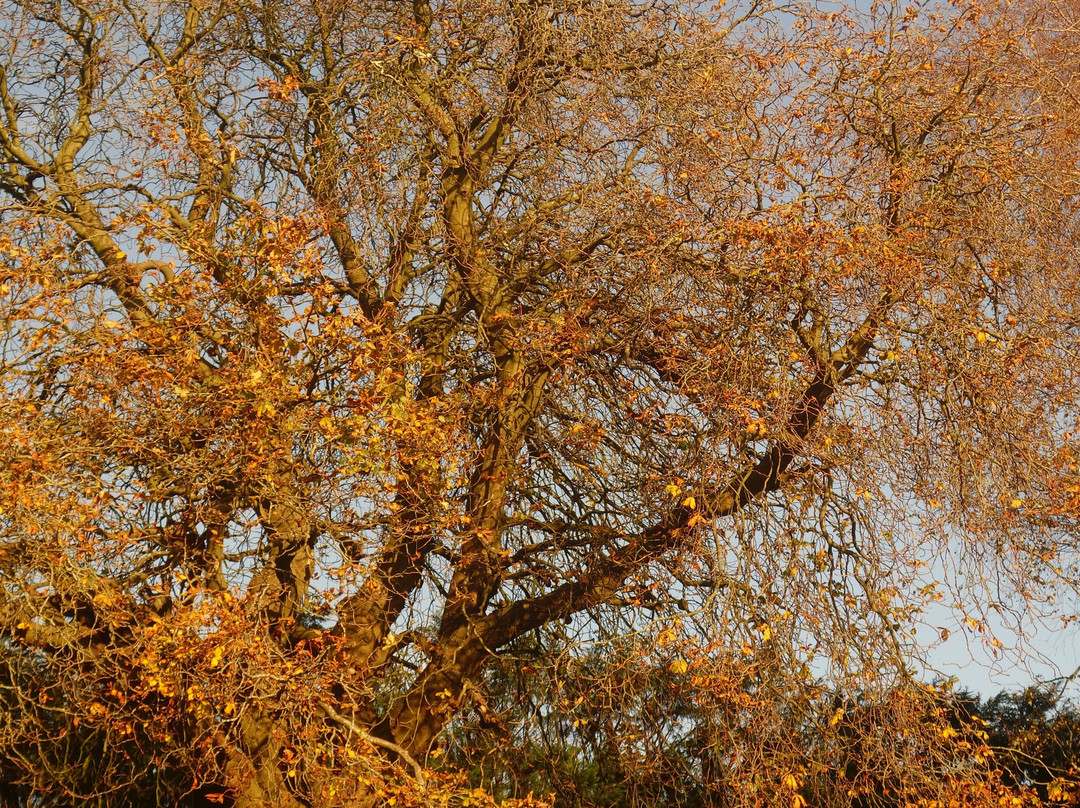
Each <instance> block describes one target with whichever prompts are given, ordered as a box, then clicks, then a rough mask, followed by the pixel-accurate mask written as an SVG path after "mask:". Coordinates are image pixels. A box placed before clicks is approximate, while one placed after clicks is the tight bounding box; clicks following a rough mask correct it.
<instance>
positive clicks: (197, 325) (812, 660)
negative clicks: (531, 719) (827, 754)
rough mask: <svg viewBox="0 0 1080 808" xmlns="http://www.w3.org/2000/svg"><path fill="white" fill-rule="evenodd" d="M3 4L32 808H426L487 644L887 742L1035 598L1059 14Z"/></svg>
mask: <svg viewBox="0 0 1080 808" xmlns="http://www.w3.org/2000/svg"><path fill="white" fill-rule="evenodd" d="M2 9H3V11H2V13H3V17H4V24H3V28H2V31H3V34H2V42H3V54H4V55H3V61H2V65H0V103H2V106H3V116H4V123H3V127H2V129H0V154H2V157H0V191H2V194H3V197H4V200H5V201H4V207H3V209H2V214H0V251H2V252H3V255H4V265H3V269H2V270H0V271H2V272H3V273H4V277H3V280H2V291H3V294H4V303H3V316H4V322H5V332H4V342H3V359H2V362H3V364H2V373H3V394H2V400H0V408H2V410H0V417H2V423H3V430H4V431H3V435H4V440H3V443H2V446H0V506H2V508H3V512H2V513H0V537H2V541H3V545H2V548H0V565H2V567H3V584H4V587H3V595H2V598H0V647H2V648H3V654H4V661H5V665H6V672H5V673H4V675H3V681H4V696H3V698H4V699H5V703H6V704H7V705H9V709H8V711H7V717H5V718H4V719H3V723H2V724H0V727H2V731H0V749H2V750H3V752H2V757H3V771H4V772H5V775H4V776H5V777H6V778H8V779H9V780H10V781H11V782H13V783H18V784H21V787H22V788H24V789H30V790H32V791H33V792H34V793H35V794H37V795H39V796H38V797H35V799H40V800H41V802H40V804H56V805H61V804H89V801H90V800H91V799H94V800H97V801H98V802H100V803H102V804H109V803H110V801H112V802H121V803H123V804H129V803H131V802H135V801H136V800H147V801H154V800H161V799H164V798H163V797H162V796H161V795H162V794H164V793H169V794H171V795H173V796H172V797H170V798H169V799H179V795H182V794H185V793H186V794H188V798H189V799H191V800H202V801H211V802H212V801H215V800H216V801H227V802H229V803H230V804H235V805H237V806H254V805H278V806H293V805H316V804H317V805H320V806H323V805H327V806H329V805H336V804H350V805H352V804H356V805H361V804H371V803H377V802H380V801H383V800H388V799H390V798H391V797H393V798H394V799H402V800H421V801H424V800H426V801H428V802H431V801H435V800H440V799H448V798H449V795H451V793H457V791H455V790H460V789H461V788H465V787H466V786H465V785H463V784H462V781H461V780H460V778H457V776H456V775H454V774H453V772H452V770H451V769H449V768H446V769H443V770H439V769H438V768H437V767H436V766H435V760H436V759H437V758H438V756H439V755H440V754H442V751H443V749H444V746H445V741H444V740H442V739H447V738H450V737H452V731H453V729H454V727H455V726H457V725H456V724H455V723H454V722H455V721H461V720H463V719H462V717H463V716H466V715H469V714H472V713H477V714H480V715H483V713H484V712H485V710H489V709H490V708H488V707H487V706H486V705H487V702H488V698H487V696H486V695H485V690H486V688H487V684H486V680H485V676H486V671H488V670H489V669H490V666H491V665H492V663H493V661H495V660H505V659H514V658H515V657H514V656H513V654H514V653H516V651H515V650H514V649H521V648H524V647H531V648H534V649H542V650H543V653H542V654H540V655H538V656H536V657H535V658H530V659H527V660H525V661H524V662H522V663H521V664H529V665H534V666H537V667H541V668H542V667H545V666H548V667H551V669H552V670H557V667H552V666H555V665H556V663H557V662H558V663H559V664H562V663H561V660H564V659H566V658H567V656H569V657H575V656H582V655H583V653H584V651H583V650H581V649H585V648H588V647H592V646H595V645H597V644H599V645H600V646H601V647H604V648H607V649H608V650H607V651H606V652H605V653H608V654H610V655H613V656H612V660H611V662H610V665H611V666H613V667H610V668H608V671H609V672H611V671H615V670H619V669H620V667H619V666H620V665H621V666H633V665H635V664H638V662H640V660H641V659H642V657H640V656H639V657H635V654H638V653H639V652H644V653H646V654H648V653H652V652H653V651H655V652H657V653H667V652H668V651H665V649H668V650H670V649H672V648H679V649H682V652H681V656H680V657H678V658H675V659H671V660H669V661H667V663H666V664H667V665H668V666H669V667H668V668H667V669H666V670H668V672H669V673H670V674H671V675H673V676H680V675H683V673H686V672H687V671H688V670H690V666H692V665H694V666H696V667H695V668H693V674H692V675H696V676H704V677H705V679H703V680H702V681H704V682H706V683H710V682H711V683H712V686H713V687H714V694H715V698H716V699H718V700H719V701H718V703H719V704H726V705H727V707H726V708H725V709H730V710H732V711H735V712H733V713H732V715H738V710H740V709H742V708H741V707H740V704H741V702H740V701H739V700H738V699H734V697H733V699H734V700H727V701H725V700H724V698H722V696H723V694H724V693H725V692H728V691H726V690H725V689H724V688H725V687H726V685H724V684H723V683H724V682H725V681H727V680H726V679H724V678H723V677H724V676H725V675H726V674H724V671H725V670H727V669H728V668H725V666H731V665H743V664H747V665H749V664H750V662H751V661H752V660H757V659H759V658H760V659H762V660H767V666H766V669H767V670H768V671H769V672H770V673H769V676H768V677H767V680H768V681H771V680H772V679H775V678H777V677H779V679H780V680H781V681H782V686H781V684H776V685H775V686H774V685H770V686H769V688H766V689H765V690H763V691H762V692H763V693H764V692H770V693H783V694H786V696H785V698H788V699H789V700H790V702H791V706H790V708H787V707H784V708H782V705H779V704H777V705H775V710H777V711H780V714H783V715H788V714H791V715H798V716H801V717H800V718H798V720H797V721H796V723H800V724H801V725H803V726H805V725H807V722H810V721H817V725H819V726H820V727H821V731H822V733H824V734H825V735H826V736H827V735H828V733H830V732H832V733H834V734H837V733H839V732H840V730H839V729H837V728H836V727H842V726H843V722H839V723H837V722H834V724H829V720H830V718H831V717H832V716H833V714H834V710H835V708H834V705H833V704H832V703H831V702H830V700H829V699H817V700H814V699H812V698H810V694H811V693H812V691H814V685H813V682H814V681H815V680H816V677H818V676H819V675H826V676H827V677H828V679H829V681H830V682H831V683H832V684H831V685H830V687H836V688H840V689H841V690H843V689H844V688H847V689H849V690H850V691H851V692H856V691H857V692H859V693H863V694H866V695H864V698H867V699H870V700H871V701H872V700H873V699H874V696H873V694H874V693H878V694H879V695H880V694H883V693H886V692H890V693H900V694H904V695H902V696H900V697H898V699H899V700H898V701H896V702H895V704H897V705H904V706H903V707H902V709H901V707H899V706H898V707H897V708H896V709H895V710H894V711H893V713H892V714H893V715H895V716H903V715H908V716H911V715H914V714H916V713H917V712H918V711H917V710H916V711H913V710H912V709H911V708H910V706H909V705H910V703H911V702H910V700H911V699H919V698H924V697H925V696H919V694H920V693H923V690H922V689H920V688H919V687H917V686H916V685H915V684H914V683H913V682H912V681H911V666H912V664H913V661H915V660H917V659H918V656H919V653H920V651H921V649H924V648H925V647H926V643H925V642H923V641H921V639H922V636H924V635H925V630H924V632H923V635H921V636H920V640H916V638H915V630H916V628H917V627H918V626H919V624H920V620H921V618H920V614H921V610H922V609H923V608H924V607H925V606H926V604H927V603H930V602H933V601H934V600H936V599H940V598H942V597H943V592H945V591H946V590H947V588H949V587H951V588H952V589H953V590H957V594H956V597H955V599H956V601H957V603H958V608H961V609H963V610H964V611H963V616H964V617H965V618H966V619H967V620H968V621H969V624H970V626H971V627H972V629H973V633H974V632H975V631H979V632H982V633H979V634H976V636H979V637H980V638H982V639H985V641H986V642H987V643H992V642H1000V641H999V640H997V639H996V638H995V637H993V636H992V635H991V634H990V633H989V628H987V626H988V625H989V624H988V623H987V621H986V616H987V615H989V614H1001V615H1008V614H1010V612H1009V609H1010V608H1011V607H1015V606H1017V605H1018V604H1021V605H1026V606H1025V608H1026V607H1027V606H1030V607H1031V608H1036V606H1037V605H1038V604H1040V603H1043V602H1044V601H1045V598H1047V597H1053V596H1055V595H1056V594H1057V593H1060V592H1067V591H1070V588H1071V587H1074V586H1075V584H1076V581H1077V578H1076V573H1075V563H1076V546H1075V527H1076V520H1077V516H1078V515H1080V494H1078V492H1080V487H1078V486H1080V473H1078V463H1080V461H1078V459H1077V457H1078V451H1080V447H1078V446H1077V443H1076V438H1075V433H1074V430H1075V427H1076V420H1077V407H1076V405H1077V391H1078V390H1080V386H1078V385H1077V380H1076V376H1075V374H1076V371H1075V367H1076V362H1075V357H1076V355H1077V348H1078V333H1077V329H1078V323H1080V319H1078V311H1077V299H1076V289H1077V288H1080V284H1078V280H1080V278H1078V263H1077V257H1076V256H1077V251H1076V244H1077V238H1076V237H1077V224H1078V219H1077V200H1078V196H1077V191H1078V163H1077V154H1078V153H1077V146H1078V142H1077V140H1078V138H1077V135H1078V132H1077V123H1076V122H1077V121H1080V109H1078V108H1077V107H1078V101H1077V93H1076V88H1077V86H1078V84H1077V79H1078V70H1080V58H1077V57H1078V53H1077V51H1078V46H1080V42H1078V39H1077V34H1076V24H1077V20H1076V16H1075V15H1076V11H1075V8H1074V7H1073V6H1072V5H1070V4H1068V3H1064V2H1055V1H1054V0H1026V2H1022V3H1000V4H995V3H993V2H986V3H977V2H968V0H963V2H961V1H960V0H957V2H954V3H951V4H942V5H940V6H938V5H931V6H919V5H913V6H911V7H908V8H901V7H900V6H897V5H890V4H887V3H885V4H875V5H874V6H873V7H872V8H871V10H870V11H868V12H856V11H830V12H827V13H826V12H819V11H816V10H814V9H812V8H802V7H797V6H793V7H784V8H779V7H777V8H773V7H771V6H769V5H767V4H766V3H763V2H756V0H755V2H751V3H750V4H743V5H738V6H737V7H733V8H732V9H731V10H729V11H723V10H720V9H708V8H699V7H697V6H696V5H694V4H689V3H687V4H680V3H675V2H666V0H642V1H638V0H598V1H597V2H592V1H591V0H553V2H545V3H537V2H531V0H514V2H509V3H506V2H498V3H496V2H489V1H488V0H477V1H476V2H469V3H456V2H452V1H448V2H442V1H441V0H414V2H413V3H412V4H403V3H392V2H380V1H379V0H370V1H368V2H358V1H357V0H318V1H316V0H307V1H306V2H289V3H284V2H279V0H151V2H142V3H134V2H129V0H49V1H48V2H44V3H43V2H40V0H25V2H24V1H23V0H3V4H2ZM1047 608H1049V609H1053V608H1055V607H1052V606H1051V607H1047ZM1066 616H1067V615H1066ZM627 637H633V638H634V642H631V643H628V642H623V641H621V640H620V639H619V638H624V639H625V638H627ZM650 649H653V651H650ZM616 658H617V659H618V660H619V661H617V662H616V661H615V660H616ZM606 664H607V663H606ZM754 664H762V665H765V664H766V663H765V661H763V662H761V663H756V662H755V663H754ZM710 671H711V672H710ZM605 675H606V674H605ZM612 675H614V674H613V673H612ZM755 675H756V674H755ZM710 677H711V678H710ZM631 680H632V677H631ZM604 681H605V682H608V684H609V685H610V686H612V687H613V686H614V682H615V680H613V679H604ZM597 692H602V690H599V691H597ZM635 694H636V692H635V691H633V690H631V691H628V692H627V693H625V694H624V695H625V697H626V698H628V699H632V697H633V696H634V695H635ZM740 698H741V697H740ZM925 698H929V697H925ZM755 703H756V702H755ZM758 706H759V707H760V706H762V705H758ZM785 711H787V712H785ZM791 711H794V712H791ZM626 714H627V716H629V717H628V718H627V719H626V720H627V721H629V722H630V723H631V724H633V723H634V720H635V719H636V721H637V724H636V725H637V726H639V727H640V726H641V722H648V721H650V720H652V714H651V713H650V712H649V711H648V710H645V709H644V708H642V709H640V710H639V709H636V708H635V709H630V710H627V713H626ZM747 715H749V714H747ZM751 718H752V715H751ZM491 720H494V717H492V719H491ZM733 720H735V719H733ZM748 720H749V719H748ZM785 720H786V719H785ZM792 720H795V719H792ZM736 723H737V721H736ZM864 723H865V725H866V726H865V727H864V728H863V729H861V730H860V732H862V733H863V734H864V735H865V736H866V737H868V738H870V737H873V736H874V733H876V732H879V731H880V726H878V725H875V722H874V721H867V722H864ZM916 723H917V722H915V723H913V726H914V725H915V724H916ZM447 730H450V731H451V734H450V735H448V734H447ZM627 731H628V732H629V731H630V730H629V729H628V730H627ZM823 737H824V736H823ZM837 737H839V735H837ZM73 738H77V739H79V743H78V744H72V743H71V742H70V740H71V739H73ZM826 740H827V739H826ZM826 740H823V741H822V743H825V742H826ZM893 752H894V753H895V754H896V755H897V756H898V757H896V758H894V759H891V760H890V761H885V760H883V761H881V764H880V765H881V766H882V767H883V768H882V771H896V772H899V773H901V774H904V775H905V776H907V777H909V779H910V780H911V782H913V783H914V782H915V781H916V780H918V778H917V777H915V776H914V774H913V772H914V771H915V769H917V767H915V766H913V765H909V764H910V763H911V761H906V762H905V759H904V754H905V752H904V751H903V750H900V749H894V750H893ZM726 754H727V755H729V759H730V756H731V755H735V756H736V757H738V756H740V755H742V756H743V757H742V758H739V759H740V760H745V761H746V764H747V765H749V764H750V762H751V759H750V757H746V756H751V755H756V757H754V758H753V761H754V766H755V767H756V768H755V769H754V770H755V771H757V772H759V775H758V782H759V785H758V786H755V788H757V789H758V790H757V791H756V792H754V793H752V794H749V795H748V794H743V795H742V796H738V800H741V801H744V802H745V801H746V800H751V801H752V800H754V799H758V800H763V799H766V795H767V793H768V792H767V790H766V788H767V786H768V784H769V783H772V784H773V785H775V784H776V783H785V784H790V783H792V782H795V783H797V782H798V781H797V778H796V777H795V773H794V772H791V771H788V770H787V769H784V770H781V769H780V768H777V767H778V766H787V765H788V763H793V762H795V761H797V760H798V755H797V754H796V753H795V752H794V751H792V750H789V753H788V755H787V756H786V757H776V755H775V750H773V751H770V750H768V749H765V748H764V747H762V748H757V749H754V748H748V749H746V750H743V751H738V750H735V749H730V750H727V751H726ZM792 755H794V757H792ZM90 760H92V761H94V764H95V765H96V766H98V771H99V772H101V773H102V774H101V776H100V777H99V778H98V779H96V780H95V779H89V780H88V779H87V778H85V777H82V776H79V772H80V771H81V769H79V767H80V766H81V767H85V766H86V763H87V761H90ZM647 762H648V761H647V760H644V759H643V760H641V761H640V765H642V766H645V765H646V764H647ZM770 767H771V768H770ZM687 776H691V777H704V776H707V774H706V773H705V772H703V771H702V770H701V769H700V768H698V769H695V770H691V771H689V772H688V775H687ZM972 776H975V775H972ZM788 777H791V778H793V779H792V780H787V779H786V778H788ZM924 779H925V778H924ZM783 787H784V788H789V785H784V786H783ZM919 787H920V788H921V787H922V786H919ZM913 788H914V786H913ZM733 793H734V792H733ZM739 793H742V792H739ZM913 793H915V792H913ZM919 793H922V792H919ZM926 793H929V792H926ZM470 794H471V796H469V799H481V797H480V795H477V794H475V793H471V792H470ZM754 794H756V795H757V796H754ZM459 796H460V795H459ZM736 796H737V795H736ZM526 797H527V795H526ZM841 798H842V795H841V797H838V799H841ZM462 799H464V797H462ZM732 799H733V800H734V799H736V797H735V796H733V797H732ZM800 799H802V798H801V797H800Z"/></svg>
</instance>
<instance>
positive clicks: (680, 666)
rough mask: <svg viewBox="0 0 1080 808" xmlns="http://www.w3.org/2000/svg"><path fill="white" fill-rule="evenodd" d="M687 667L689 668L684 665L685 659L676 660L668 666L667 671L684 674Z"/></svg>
mask: <svg viewBox="0 0 1080 808" xmlns="http://www.w3.org/2000/svg"><path fill="white" fill-rule="evenodd" d="M689 667H690V666H689V665H688V664H687V663H686V660H685V659H676V660H675V661H674V662H672V663H671V664H670V665H668V670H669V671H671V672H672V673H676V674H678V673H686V671H687V669H689Z"/></svg>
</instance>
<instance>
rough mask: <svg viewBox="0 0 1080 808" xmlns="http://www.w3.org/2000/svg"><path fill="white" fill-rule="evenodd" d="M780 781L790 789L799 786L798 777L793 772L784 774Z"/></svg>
mask: <svg viewBox="0 0 1080 808" xmlns="http://www.w3.org/2000/svg"><path fill="white" fill-rule="evenodd" d="M780 782H782V783H783V784H784V785H785V786H786V787H787V788H790V789H791V790H792V791H794V790H795V789H797V788H798V787H799V779H798V778H797V777H796V776H795V775H794V774H785V775H784V779H783V780H781V781H780Z"/></svg>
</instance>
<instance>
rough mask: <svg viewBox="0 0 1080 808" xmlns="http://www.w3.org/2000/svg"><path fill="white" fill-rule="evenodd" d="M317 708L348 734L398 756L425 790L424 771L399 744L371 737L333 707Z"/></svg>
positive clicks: (324, 704) (321, 702)
mask: <svg viewBox="0 0 1080 808" xmlns="http://www.w3.org/2000/svg"><path fill="white" fill-rule="evenodd" d="M319 706H320V707H322V709H323V711H324V712H325V713H326V714H327V715H328V716H329V717H330V718H331V719H332V720H334V721H337V722H338V723H339V724H341V726H343V727H345V729H347V730H349V731H350V732H355V733H356V734H357V735H359V736H360V737H361V738H362V739H364V740H365V741H367V742H368V743H370V744H371V745H372V746H378V747H381V748H383V749H386V750H388V751H390V752H393V753H394V754H396V755H398V756H399V757H400V758H401V759H402V760H404V761H405V762H406V763H408V764H409V765H410V766H412V770H413V776H415V777H416V782H417V784H419V786H420V788H422V789H426V788H427V782H426V781H425V780H424V769H423V767H421V765H420V764H419V763H417V762H416V758H414V757H413V756H412V755H410V754H409V753H408V752H406V751H405V749H404V748H403V747H401V746H400V745H399V744H396V743H394V742H393V741H385V740H383V739H382V738H378V737H376V736H374V735H372V734H371V733H370V732H367V731H365V730H363V729H361V728H360V727H359V726H357V725H356V724H355V723H354V722H353V721H350V720H349V719H348V718H346V717H345V716H343V715H342V714H341V713H339V712H338V711H337V710H335V709H334V708H333V707H331V706H330V705H329V704H327V703H326V702H325V701H320V702H319Z"/></svg>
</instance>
